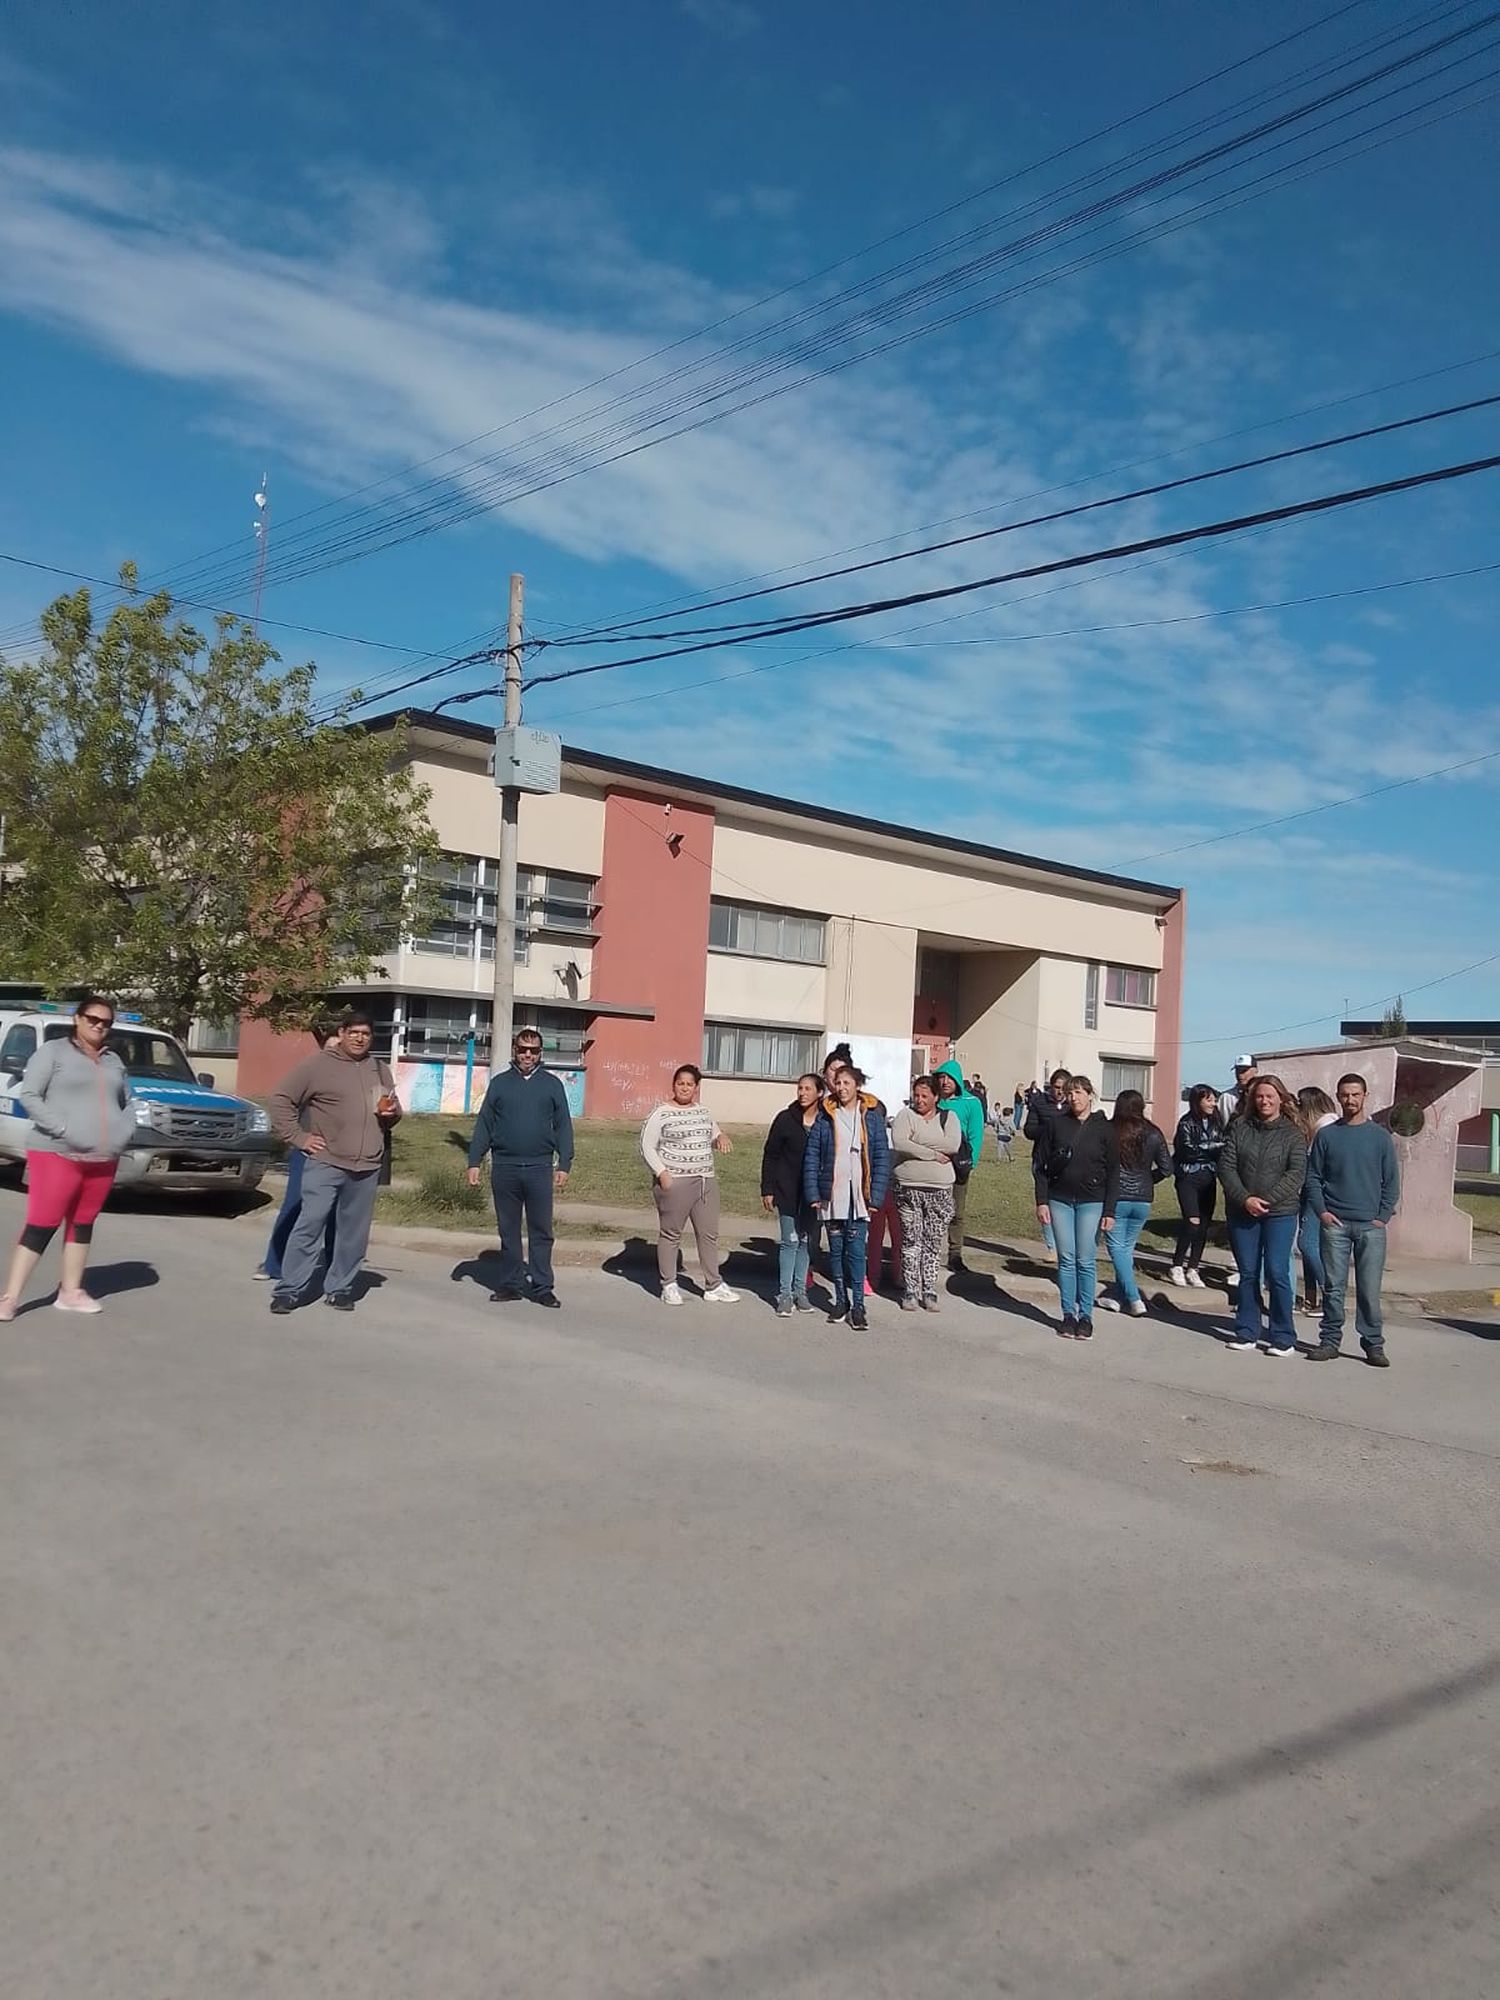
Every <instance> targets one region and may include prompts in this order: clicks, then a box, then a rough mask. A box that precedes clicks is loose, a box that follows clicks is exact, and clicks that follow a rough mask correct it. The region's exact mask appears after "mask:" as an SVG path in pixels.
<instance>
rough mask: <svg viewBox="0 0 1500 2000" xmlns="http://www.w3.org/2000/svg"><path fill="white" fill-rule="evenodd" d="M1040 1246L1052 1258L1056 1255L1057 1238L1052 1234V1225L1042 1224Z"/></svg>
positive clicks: (1048, 1223)
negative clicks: (1049, 1253) (1047, 1251)
mask: <svg viewBox="0 0 1500 2000" xmlns="http://www.w3.org/2000/svg"><path fill="white" fill-rule="evenodd" d="M1042 1245H1043V1247H1044V1248H1045V1249H1048V1250H1050V1251H1051V1252H1052V1254H1053V1256H1054V1257H1055V1256H1056V1255H1057V1238H1056V1236H1055V1235H1054V1234H1053V1232H1052V1224H1051V1223H1050V1222H1044V1223H1043V1224H1042Z"/></svg>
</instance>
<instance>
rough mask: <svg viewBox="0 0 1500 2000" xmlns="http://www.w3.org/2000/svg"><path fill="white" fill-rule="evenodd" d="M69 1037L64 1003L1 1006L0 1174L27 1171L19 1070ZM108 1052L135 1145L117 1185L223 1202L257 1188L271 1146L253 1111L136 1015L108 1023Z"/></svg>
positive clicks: (69, 1014) (69, 1013)
mask: <svg viewBox="0 0 1500 2000" xmlns="http://www.w3.org/2000/svg"><path fill="white" fill-rule="evenodd" d="M72 1030H73V1010H72V1008H71V1007H68V1006H64V1005H62V1004H61V1003H56V1002H51V1001H33V1002H31V1003H30V1004H28V1005H25V1006H12V1007H6V1008H0V1172H3V1171H4V1170H5V1169H7V1168H9V1169H11V1170H12V1171H15V1170H17V1169H20V1170H24V1168H25V1163H26V1148H27V1145H28V1143H29V1141H30V1136H31V1120H30V1119H29V1118H28V1117H27V1116H26V1113H25V1111H24V1110H23V1109H22V1106H21V1100H20V1099H19V1098H18V1097H17V1096H16V1095H15V1090H16V1086H17V1085H18V1084H19V1083H20V1081H21V1072H22V1071H23V1070H24V1069H25V1067H26V1065H27V1063H28V1062H29V1061H30V1059H31V1057H32V1056H33V1055H34V1054H35V1052H36V1050H37V1049H38V1047H39V1046H40V1045H41V1044H42V1043H43V1042H46V1041H51V1040H53V1039H54V1038H55V1037H57V1036H61V1035H67V1034H71V1033H72ZM109 1046H110V1047H111V1048H112V1049H113V1050H114V1052H115V1054H116V1055H117V1056H118V1057H119V1058H120V1060H121V1062H123V1063H124V1065H125V1072H126V1074H127V1076H128V1077H129V1078H130V1090H131V1095H132V1097H133V1098H134V1100H135V1138H134V1139H133V1140H132V1141H131V1144H130V1149H129V1151H128V1152H126V1153H125V1154H124V1155H123V1157H122V1158H121V1160H120V1170H119V1173H118V1175H117V1176H116V1185H117V1186H119V1187H159V1188H164V1189H174V1190H183V1191H186V1192H189V1193H200V1194H201V1193H208V1192H212V1193H214V1194H226V1195H227V1194H235V1193H248V1192H249V1191H250V1190H251V1189H252V1188H256V1187H258V1186H259V1185H260V1180H261V1176H262V1175H263V1174H264V1173H265V1171H266V1168H267V1167H268V1166H269V1165H270V1164H271V1159H272V1154H273V1150H274V1146H275V1142H274V1140H273V1139H272V1137H271V1121H270V1119H269V1117H268V1116H267V1115H266V1113H265V1112H264V1111H263V1110H262V1109H261V1107H260V1106H259V1105H258V1104H251V1103H250V1102H249V1101H248V1100H247V1099H245V1098H243V1097H231V1096H229V1095H228V1094H227V1093H226V1092H224V1091H221V1090H219V1089H217V1088H216V1087H215V1085H214V1081H213V1078H212V1077H210V1076H194V1074H193V1066H192V1064H191V1063H190V1062H189V1061H188V1057H187V1051H186V1050H185V1049H184V1048H183V1046H182V1044H181V1042H179V1041H178V1040H177V1039H176V1037H175V1036H173V1035H169V1034H168V1033H167V1031H166V1029H165V1028H153V1027H149V1026H148V1025H147V1024H146V1023H145V1022H143V1021H142V1020H141V1019H140V1018H139V1016H137V1015H132V1014H119V1015H117V1016H116V1017H115V1026H114V1032H113V1033H112V1034H111V1035H110V1038H109Z"/></svg>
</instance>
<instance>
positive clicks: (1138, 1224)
mask: <svg viewBox="0 0 1500 2000" xmlns="http://www.w3.org/2000/svg"><path fill="white" fill-rule="evenodd" d="M1150 1214H1151V1204H1150V1202H1149V1201H1122V1202H1118V1203H1117V1204H1116V1206H1115V1226H1114V1228H1113V1229H1112V1230H1111V1231H1110V1232H1109V1234H1108V1236H1106V1237H1105V1239H1104V1240H1105V1242H1106V1243H1107V1244H1108V1246H1109V1261H1110V1262H1111V1264H1113V1265H1114V1267H1115V1283H1116V1284H1117V1285H1118V1286H1119V1288H1120V1296H1121V1298H1122V1299H1124V1301H1125V1303H1126V1305H1128V1306H1133V1305H1134V1304H1135V1302H1136V1300H1137V1299H1138V1298H1139V1297H1140V1295H1141V1293H1140V1287H1139V1286H1138V1285H1137V1284H1136V1281H1135V1246H1136V1244H1137V1243H1138V1242H1139V1240H1140V1234H1141V1231H1142V1230H1143V1229H1144V1228H1145V1226H1146V1222H1147V1220H1148V1218H1149V1216H1150Z"/></svg>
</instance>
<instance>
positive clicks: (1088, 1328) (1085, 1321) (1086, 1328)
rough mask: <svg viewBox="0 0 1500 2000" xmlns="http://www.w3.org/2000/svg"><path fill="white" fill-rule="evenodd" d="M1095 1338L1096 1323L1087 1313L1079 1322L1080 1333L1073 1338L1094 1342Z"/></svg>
mask: <svg viewBox="0 0 1500 2000" xmlns="http://www.w3.org/2000/svg"><path fill="white" fill-rule="evenodd" d="M1093 1337H1094V1322H1093V1321H1092V1320H1091V1319H1090V1318H1089V1317H1088V1315H1087V1313H1085V1314H1084V1316H1083V1318H1082V1319H1081V1320H1080V1321H1079V1322H1078V1331H1077V1332H1076V1333H1075V1334H1074V1335H1073V1338H1074V1339H1075V1340H1092V1339H1093Z"/></svg>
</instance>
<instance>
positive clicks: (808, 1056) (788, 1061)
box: [703, 1021, 818, 1083]
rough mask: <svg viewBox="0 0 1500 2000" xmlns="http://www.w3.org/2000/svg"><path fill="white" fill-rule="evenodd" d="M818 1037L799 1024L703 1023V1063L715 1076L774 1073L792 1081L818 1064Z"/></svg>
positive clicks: (765, 1074)
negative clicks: (788, 1025) (783, 1025)
mask: <svg viewBox="0 0 1500 2000" xmlns="http://www.w3.org/2000/svg"><path fill="white" fill-rule="evenodd" d="M817 1055H818V1037H817V1035H816V1034H815V1033H803V1032H802V1030H800V1029H798V1028H742V1027H732V1026H731V1025H730V1024H729V1023H728V1022H727V1021H706V1022H705V1023H704V1026H703V1067H704V1068H705V1069H706V1070H708V1071H709V1072H710V1074H711V1075H714V1076H754V1077H770V1078H774V1079H778V1080H780V1081H782V1082H786V1083H790V1082H791V1081H792V1080H793V1078H794V1077H799V1076H801V1075H802V1073H803V1072H804V1070H811V1069H813V1068H814V1067H815V1065H816V1062H817Z"/></svg>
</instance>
